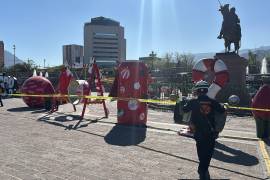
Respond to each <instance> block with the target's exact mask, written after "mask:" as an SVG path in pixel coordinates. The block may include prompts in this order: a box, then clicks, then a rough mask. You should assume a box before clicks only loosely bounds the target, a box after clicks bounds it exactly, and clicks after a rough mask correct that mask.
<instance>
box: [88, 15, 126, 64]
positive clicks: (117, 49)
mask: <svg viewBox="0 0 270 180" xmlns="http://www.w3.org/2000/svg"><path fill="white" fill-rule="evenodd" d="M92 58H94V59H95V60H96V62H97V64H99V65H101V66H104V67H113V66H115V64H116V63H117V62H121V61H124V60H126V39H125V38H124V28H123V27H122V26H120V23H119V22H117V21H115V20H112V19H109V18H105V17H102V16H101V17H96V18H92V19H91V22H87V23H85V24H84V62H85V63H87V64H88V63H92Z"/></svg>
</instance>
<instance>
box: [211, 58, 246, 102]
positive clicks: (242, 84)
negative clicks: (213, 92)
mask: <svg viewBox="0 0 270 180" xmlns="http://www.w3.org/2000/svg"><path fill="white" fill-rule="evenodd" d="M215 57H216V58H217V59H221V60H222V61H223V62H224V63H225V64H226V66H227V68H228V71H229V76H230V79H229V83H228V84H227V85H226V86H225V87H224V88H222V90H221V91H220V92H219V93H218V94H217V96H216V99H217V100H218V101H219V102H228V98H229V97H230V96H231V95H237V96H239V98H240V105H241V106H248V105H250V102H251V98H250V96H249V94H248V92H247V89H246V67H247V65H248V61H247V59H245V58H243V57H240V56H239V55H238V54H235V53H217V54H216V56H215Z"/></svg>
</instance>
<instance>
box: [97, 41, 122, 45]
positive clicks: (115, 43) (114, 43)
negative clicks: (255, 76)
mask: <svg viewBox="0 0 270 180" xmlns="http://www.w3.org/2000/svg"><path fill="white" fill-rule="evenodd" d="M94 44H113V45H118V43H117V42H94Z"/></svg>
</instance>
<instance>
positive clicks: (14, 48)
mask: <svg viewBox="0 0 270 180" xmlns="http://www.w3.org/2000/svg"><path fill="white" fill-rule="evenodd" d="M15 50H16V46H15V44H14V45H13V52H14V53H13V54H14V57H13V61H14V66H13V69H14V74H13V75H14V76H15V72H16V71H15V59H16V56H15Z"/></svg>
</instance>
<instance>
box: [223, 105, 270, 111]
mask: <svg viewBox="0 0 270 180" xmlns="http://www.w3.org/2000/svg"><path fill="white" fill-rule="evenodd" d="M228 108H230V109H239V110H247V111H266V112H270V109H262V108H249V107H238V106H228Z"/></svg>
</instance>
